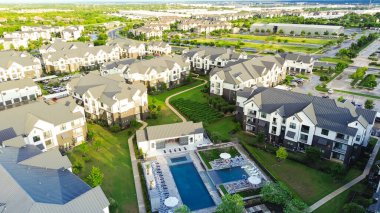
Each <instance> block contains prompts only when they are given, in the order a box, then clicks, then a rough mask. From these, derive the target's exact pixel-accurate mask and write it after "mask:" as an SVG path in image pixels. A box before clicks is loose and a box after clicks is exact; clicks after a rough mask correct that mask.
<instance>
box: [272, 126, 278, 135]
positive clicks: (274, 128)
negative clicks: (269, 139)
mask: <svg viewBox="0 0 380 213" xmlns="http://www.w3.org/2000/svg"><path fill="white" fill-rule="evenodd" d="M276 132H277V127H275V126H272V134H276Z"/></svg>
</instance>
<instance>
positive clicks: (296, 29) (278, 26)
mask: <svg viewBox="0 0 380 213" xmlns="http://www.w3.org/2000/svg"><path fill="white" fill-rule="evenodd" d="M262 30H264V31H265V32H266V31H267V30H270V32H271V33H280V32H282V33H283V34H285V35H290V34H295V35H301V34H303V33H304V34H308V33H310V34H311V35H324V34H325V32H328V33H329V35H331V34H337V35H339V34H341V33H344V27H342V26H333V25H312V24H283V23H269V24H252V25H251V28H250V31H251V32H253V33H254V32H257V31H260V32H261V31H262Z"/></svg>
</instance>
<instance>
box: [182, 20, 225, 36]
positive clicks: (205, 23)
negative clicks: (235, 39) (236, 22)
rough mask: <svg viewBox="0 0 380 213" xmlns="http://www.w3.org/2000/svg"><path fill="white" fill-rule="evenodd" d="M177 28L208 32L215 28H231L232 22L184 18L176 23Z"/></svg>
mask: <svg viewBox="0 0 380 213" xmlns="http://www.w3.org/2000/svg"><path fill="white" fill-rule="evenodd" d="M178 29H179V30H183V31H194V32H195V33H205V34H209V33H210V32H212V31H215V30H231V29H232V24H231V23H229V22H225V21H209V20H197V19H186V20H182V21H181V23H180V24H178Z"/></svg>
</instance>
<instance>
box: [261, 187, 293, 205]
mask: <svg viewBox="0 0 380 213" xmlns="http://www.w3.org/2000/svg"><path fill="white" fill-rule="evenodd" d="M260 193H261V194H262V198H263V200H264V201H267V202H270V203H274V204H277V205H282V206H283V205H285V204H286V203H287V202H288V201H289V200H290V199H291V198H292V194H291V193H290V191H289V189H288V188H287V187H286V186H285V185H284V184H283V183H281V182H278V183H275V182H271V183H268V184H265V185H264V186H263V188H262V189H261V191H260Z"/></svg>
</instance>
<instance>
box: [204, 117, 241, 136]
mask: <svg viewBox="0 0 380 213" xmlns="http://www.w3.org/2000/svg"><path fill="white" fill-rule="evenodd" d="M237 125H238V123H237V122H236V121H235V119H234V117H233V116H231V117H224V118H221V119H219V120H216V121H213V122H212V123H209V124H205V125H204V127H205V129H206V130H207V132H208V133H209V134H210V137H212V138H217V139H218V140H220V141H224V142H226V141H231V139H232V138H231V134H230V132H232V131H234V130H235V128H236V126H237Z"/></svg>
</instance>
